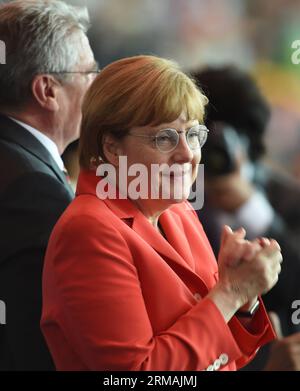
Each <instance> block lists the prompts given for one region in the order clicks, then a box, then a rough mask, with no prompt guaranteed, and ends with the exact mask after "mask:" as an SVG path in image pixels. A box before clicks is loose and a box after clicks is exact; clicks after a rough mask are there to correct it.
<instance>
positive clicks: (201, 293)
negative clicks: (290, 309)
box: [41, 56, 282, 370]
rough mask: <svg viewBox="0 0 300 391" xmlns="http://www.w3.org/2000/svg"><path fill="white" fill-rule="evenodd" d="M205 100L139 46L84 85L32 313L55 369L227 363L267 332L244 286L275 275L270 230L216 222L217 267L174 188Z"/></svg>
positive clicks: (197, 151)
mask: <svg viewBox="0 0 300 391" xmlns="http://www.w3.org/2000/svg"><path fill="white" fill-rule="evenodd" d="M206 102H207V99H206V98H205V97H204V96H203V95H202V93H201V92H200V91H199V90H198V89H197V87H196V86H195V84H194V82H193V81H192V80H191V79H190V78H189V77H188V76H187V75H185V74H184V73H183V72H182V71H181V70H180V69H179V68H178V66H177V65H176V64H175V63H173V62H171V61H168V60H165V59H161V58H157V57H153V56H137V57H132V58H127V59H123V60H120V61H116V62H114V63H112V64H110V65H109V66H107V67H106V68H104V70H103V71H102V72H101V74H100V75H99V76H98V78H97V79H96V80H95V82H94V84H93V85H92V87H91V88H90V90H89V92H88V93H87V96H86V98H85V102H84V106H83V121H82V128H81V138H80V165H81V173H80V177H79V182H78V186H77V197H76V198H75V200H74V201H73V203H72V204H71V205H70V207H69V208H68V209H67V210H66V212H65V213H64V215H63V216H62V217H61V219H60V220H59V222H58V223H57V225H56V226H55V229H54V231H53V233H52V236H51V239H50V242H49V246H48V250H47V255H46V261H45V268H44V278H43V296H44V304H43V315H42V321H41V326H42V330H43V333H44V335H45V337H46V340H47V343H48V345H49V348H50V351H51V353H52V355H53V358H54V361H55V364H56V367H57V369H59V370H79V369H83V370H85V369H92V370H204V369H208V370H218V369H221V370H235V369H236V368H237V367H240V366H242V365H244V364H245V363H247V362H248V361H249V359H250V358H251V357H252V356H253V355H254V354H255V352H256V350H257V349H258V348H259V346H260V345H262V344H264V343H266V342H268V341H270V340H272V339H273V338H274V332H273V330H272V327H271V325H270V323H269V320H268V317H267V315H266V312H265V310H264V306H263V304H262V302H261V300H260V299H259V301H257V296H258V295H260V294H261V293H263V292H266V291H268V290H269V289H271V287H272V286H273V285H274V284H275V283H276V281H277V279H278V273H279V272H280V262H281V260H282V258H281V254H280V249H279V246H278V244H277V243H276V242H275V241H272V240H271V241H269V240H267V239H262V240H260V241H255V242H253V243H250V242H247V241H245V240H244V235H245V232H244V231H243V230H239V231H237V232H232V231H231V230H230V228H229V227H226V228H224V232H223V238H222V245H221V250H220V255H219V276H218V267H217V263H216V261H215V258H214V255H213V253H212V250H211V247H210V245H209V243H208V241H207V239H206V236H205V234H204V232H203V229H202V226H201V224H200V223H199V221H198V218H197V216H196V214H195V212H194V211H193V210H192V208H191V207H190V206H189V204H188V202H187V201H186V199H187V197H188V193H189V190H190V187H191V185H192V183H193V181H194V180H195V178H196V176H197V170H198V164H199V162H200V158H201V147H202V146H203V144H204V142H205V139H206V136H207V129H206V128H205V127H204V126H203V125H201V123H202V121H203V115H204V106H205V104H206ZM98 164H100V165H99V167H98V170H97V166H98ZM125 166H126V167H125ZM157 166H159V170H157ZM103 167H104V169H103ZM170 167H172V169H173V170H172V171H170V170H169V168H170ZM96 170H97V171H96ZM145 170H146V173H145ZM104 172H105V173H106V175H104ZM141 173H142V174H141ZM97 174H98V175H100V174H101V177H99V176H97ZM138 174H139V175H138ZM147 174H148V175H147ZM141 178H142V179H141ZM166 179H168V180H169V181H167V180H166ZM259 302H260V305H259V306H258V303H259ZM241 310H243V312H241ZM250 310H251V311H250ZM238 311H240V312H238ZM247 311H248V312H247ZM250 312H251V313H250ZM254 312H255V313H254ZM245 316H246V317H245Z"/></svg>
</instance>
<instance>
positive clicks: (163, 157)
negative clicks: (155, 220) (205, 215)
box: [119, 114, 201, 209]
mask: <svg viewBox="0 0 300 391" xmlns="http://www.w3.org/2000/svg"><path fill="white" fill-rule="evenodd" d="M198 124H199V122H198V120H192V121H186V117H185V115H184V114H181V115H180V116H179V118H177V119H176V120H175V121H173V122H170V123H164V124H161V125H159V126H155V127H150V126H143V127H135V128H132V129H130V131H129V135H128V136H126V137H125V138H124V139H123V140H122V141H121V142H120V145H119V151H120V152H119V155H122V156H126V158H127V167H128V170H129V169H130V167H135V169H133V170H132V173H134V172H135V173H136V175H133V176H131V175H132V173H131V174H130V172H129V175H128V176H127V186H128V196H129V198H131V199H138V198H139V194H136V195H134V194H131V193H132V191H133V190H134V189H137V191H136V193H137V192H138V191H141V190H142V189H141V186H140V185H139V186H138V187H136V184H137V183H138V182H139V181H137V177H139V179H140V180H141V179H142V180H141V181H140V182H141V183H142V185H143V186H147V187H148V189H147V192H146V193H147V194H146V193H145V192H143V195H144V196H145V195H146V199H145V200H141V199H139V202H145V203H147V202H148V203H152V204H153V203H155V204H157V205H158V204H159V206H163V207H168V206H170V205H171V204H174V203H178V202H182V201H184V200H186V199H187V198H188V196H189V192H190V188H191V185H192V183H193V182H194V180H195V179H196V177H197V172H198V164H199V163H200V159H201V149H200V148H197V149H191V148H190V146H189V145H188V143H187V140H186V137H185V134H186V132H187V131H188V130H189V129H190V128H191V127H193V126H195V125H198ZM167 128H168V129H169V128H172V129H175V130H177V132H178V133H179V141H178V144H177V146H176V147H175V148H174V149H173V150H172V151H169V152H162V151H160V150H159V149H158V148H157V146H156V141H155V138H154V137H155V136H156V135H157V132H158V131H160V130H162V129H167ZM144 135H145V136H153V137H149V138H148V137H140V136H144ZM161 141H163V142H164V139H162V140H161ZM162 145H163V146H164V145H165V144H162ZM137 164H138V166H136V165H137ZM133 165H135V166H133ZM136 167H140V168H143V167H144V168H145V169H146V171H147V173H148V175H147V177H145V176H143V178H142V175H140V172H137V171H136ZM121 170H122V167H121V166H119V176H122V177H123V174H122V173H124V171H121ZM119 179H120V178H119ZM158 209H159V208H158Z"/></svg>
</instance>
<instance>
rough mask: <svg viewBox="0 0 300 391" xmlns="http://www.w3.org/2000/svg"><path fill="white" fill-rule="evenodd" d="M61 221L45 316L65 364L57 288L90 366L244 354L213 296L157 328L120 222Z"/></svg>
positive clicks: (188, 363) (158, 364) (196, 361)
mask: <svg viewBox="0 0 300 391" xmlns="http://www.w3.org/2000/svg"><path fill="white" fill-rule="evenodd" d="M104 219H105V218H104ZM61 229H63V232H64V234H63V232H62V231H59V230H58V231H56V232H55V235H54V236H53V237H52V239H51V244H50V247H49V248H48V250H47V257H46V264H48V263H49V265H48V266H49V270H48V271H47V270H46V271H45V273H44V292H43V293H44V303H45V304H44V309H43V317H42V322H41V324H42V329H43V331H44V335H45V337H46V339H47V342H48V345H49V347H50V350H51V352H52V355H53V357H54V359H55V361H56V364H57V366H58V368H59V369H68V368H67V367H65V366H64V352H63V351H62V350H61V348H60V345H59V344H58V343H57V342H56V340H55V338H56V337H55V333H54V332H53V333H52V332H51V323H52V322H51V317H52V320H53V308H52V307H53V306H52V304H51V302H50V301H48V298H47V290H52V291H55V292H57V295H56V297H57V300H59V308H58V310H57V311H55V317H56V319H55V320H56V323H57V324H59V327H61V329H62V332H63V335H64V336H66V338H67V342H68V344H69V346H72V349H74V351H75V354H76V355H77V356H78V357H80V358H81V360H82V362H83V363H84V365H85V367H86V368H87V369H91V370H203V369H205V368H207V367H208V366H209V365H210V364H211V363H212V362H214V360H215V359H216V357H218V356H220V355H221V354H222V353H223V352H227V355H228V356H229V362H232V363H235V361H236V360H237V359H239V358H240V357H242V356H243V352H242V351H241V349H240V347H239V345H238V343H237V342H236V341H235V338H234V336H233V334H232V332H231V329H230V327H229V325H227V324H226V322H225V321H224V318H223V316H222V315H221V313H220V312H219V310H218V309H217V307H216V306H215V305H214V303H213V302H212V301H210V300H209V299H207V298H204V299H202V300H201V301H200V302H199V303H198V304H196V305H195V306H193V307H192V308H190V309H189V310H187V311H185V312H184V313H181V314H179V315H178V318H177V319H174V323H173V324H172V325H171V326H170V327H169V328H168V329H166V330H163V331H161V332H159V333H157V334H154V333H153V330H152V327H151V322H150V319H149V315H148V313H147V308H146V306H145V302H144V300H143V292H142V288H141V285H140V281H139V276H138V272H137V270H136V268H135V266H134V260H133V255H132V253H131V251H130V249H129V248H128V245H127V243H126V242H125V240H124V238H123V237H122V236H121V234H120V232H119V231H118V229H117V227H113V226H112V225H109V224H106V225H103V224H101V222H100V221H95V219H94V218H93V217H91V216H76V217H75V218H73V219H72V221H69V222H68V224H67V225H64V226H63V228H62V227H61ZM78 238H80V241H79V240H78ZM62 239H63V240H62ZM61 260H63V262H61ZM45 288H46V289H45ZM166 311H167V308H166ZM255 348H257V346H256V345H255ZM250 350H251V349H250ZM252 353H254V352H253V351H252V350H251V354H252Z"/></svg>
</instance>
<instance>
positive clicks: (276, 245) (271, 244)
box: [270, 239, 281, 251]
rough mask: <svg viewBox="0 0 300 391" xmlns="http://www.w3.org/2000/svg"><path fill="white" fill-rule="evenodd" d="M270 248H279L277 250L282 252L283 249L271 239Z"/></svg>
mask: <svg viewBox="0 0 300 391" xmlns="http://www.w3.org/2000/svg"><path fill="white" fill-rule="evenodd" d="M270 246H273V247H274V248H277V250H279V251H281V247H280V245H279V243H278V242H277V240H275V239H270Z"/></svg>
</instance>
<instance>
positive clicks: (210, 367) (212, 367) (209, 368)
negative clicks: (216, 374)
mask: <svg viewBox="0 0 300 391" xmlns="http://www.w3.org/2000/svg"><path fill="white" fill-rule="evenodd" d="M206 370H207V371H213V370H214V366H213V365H209V366H208V367H207V368H206Z"/></svg>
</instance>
